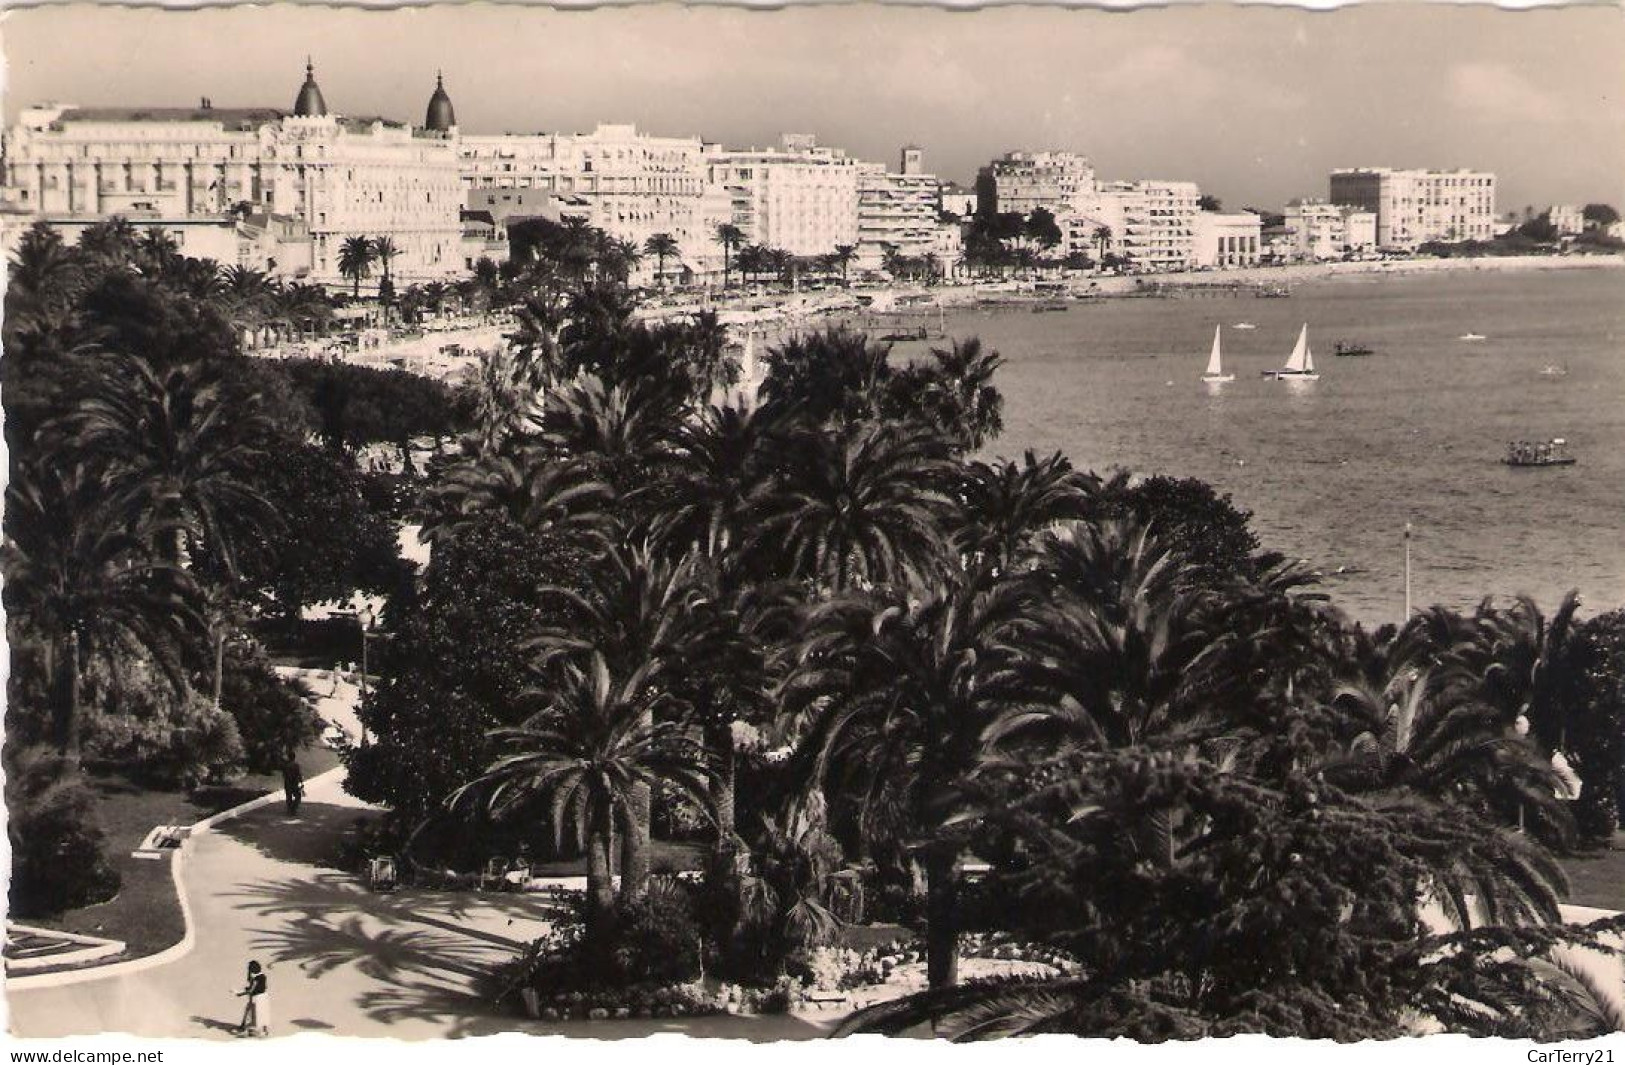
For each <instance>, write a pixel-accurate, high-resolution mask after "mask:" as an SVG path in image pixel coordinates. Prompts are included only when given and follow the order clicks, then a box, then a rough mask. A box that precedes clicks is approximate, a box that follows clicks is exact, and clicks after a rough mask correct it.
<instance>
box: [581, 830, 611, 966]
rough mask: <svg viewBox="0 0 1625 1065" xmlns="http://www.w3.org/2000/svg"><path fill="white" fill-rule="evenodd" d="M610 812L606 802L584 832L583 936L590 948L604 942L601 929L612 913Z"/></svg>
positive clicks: (604, 926)
mask: <svg viewBox="0 0 1625 1065" xmlns="http://www.w3.org/2000/svg"><path fill="white" fill-rule="evenodd" d="M612 817H613V814H612V813H611V812H610V810H609V806H608V804H607V803H606V804H605V808H604V810H602V811H601V812H600V813H598V814H596V815H595V816H594V818H593V820H594V821H595V822H596V823H595V824H594V826H593V829H592V831H591V832H589V833H588V836H587V913H586V922H585V923H586V929H585V932H586V937H587V942H588V944H589V949H590V948H591V947H592V945H596V944H602V943H603V942H604V933H605V932H606V931H607V926H608V924H609V922H610V921H611V920H613V918H614V915H615V885H614V882H613V881H612V880H611V874H610V860H609V855H610V850H611V848H612V847H613V846H614V845H615V827H614V821H613V820H612Z"/></svg>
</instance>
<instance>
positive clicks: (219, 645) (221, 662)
mask: <svg viewBox="0 0 1625 1065" xmlns="http://www.w3.org/2000/svg"><path fill="white" fill-rule="evenodd" d="M225 679H226V630H225V628H224V627H222V628H220V629H219V630H218V631H217V632H215V634H214V708H215V709H216V710H218V709H220V696H221V691H222V689H223V688H224V687H225Z"/></svg>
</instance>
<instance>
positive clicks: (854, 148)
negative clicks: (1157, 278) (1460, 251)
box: [0, 3, 1625, 211]
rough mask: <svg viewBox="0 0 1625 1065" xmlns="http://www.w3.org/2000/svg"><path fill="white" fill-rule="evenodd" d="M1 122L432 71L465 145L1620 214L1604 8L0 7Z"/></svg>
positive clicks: (1621, 148) (1274, 198)
mask: <svg viewBox="0 0 1625 1065" xmlns="http://www.w3.org/2000/svg"><path fill="white" fill-rule="evenodd" d="M0 42H3V49H4V54H5V58H6V61H7V70H6V93H5V108H4V109H5V116H6V118H7V120H8V121H10V120H11V119H12V118H14V117H15V115H16V113H17V109H18V107H19V106H20V105H25V104H28V103H33V102H38V101H42V100H56V101H70V102H73V103H77V104H82V105H87V106H88V105H92V104H125V103H127V104H149V105H188V104H194V103H196V102H197V101H198V99H199V98H200V97H203V96H208V97H210V98H211V99H212V100H213V101H214V103H215V105H216V106H228V105H260V106H274V107H281V108H291V107H292V106H293V99H294V96H295V95H296V93H297V90H298V88H299V84H300V82H301V81H302V80H303V76H304V70H303V67H304V62H305V57H306V55H307V54H309V55H310V56H312V57H313V59H314V61H315V64H316V73H317V80H318V82H319V83H320V84H321V87H322V91H323V94H324V96H325V97H326V99H327V103H328V107H329V108H330V109H332V110H334V111H337V112H340V113H349V114H382V115H386V116H389V117H393V118H402V119H410V120H411V121H414V122H421V121H422V116H423V110H424V107H425V105H426V103H427V101H428V97H429V93H430V92H431V91H432V89H433V87H434V77H435V72H436V70H437V69H439V70H443V71H444V72H445V79H446V88H447V91H448V92H449V93H450V94H451V97H452V100H453V102H454V103H455V106H456V110H457V117H458V120H459V123H460V125H461V127H462V128H463V130H464V131H465V132H475V133H494V132H504V131H515V132H518V131H537V130H548V131H575V130H589V129H591V128H592V127H593V126H595V125H596V124H597V123H599V122H630V123H635V124H636V125H637V126H638V127H639V128H640V129H643V130H647V131H650V132H654V133H661V134H670V135H701V136H704V137H706V138H707V139H710V140H716V141H721V142H723V143H726V144H728V145H730V146H736V147H745V146H752V145H765V144H769V143H774V142H776V141H777V139H778V135H779V134H780V133H781V132H785V131H793V132H810V133H814V134H816V135H817V136H818V138H819V141H820V142H821V143H825V144H831V145H835V146H837V147H841V148H845V149H846V150H847V151H848V152H850V153H852V154H854V155H857V156H859V157H861V158H866V159H874V160H877V161H884V162H888V163H889V164H891V165H892V166H893V167H895V166H896V160H897V152H898V149H899V147H900V146H901V145H903V144H905V143H916V144H919V145H921V146H923V147H924V148H925V150H926V163H927V169H928V170H930V171H932V172H934V173H936V174H938V175H940V176H942V177H944V178H948V179H953V180H957V181H961V182H969V181H970V180H971V179H972V178H973V177H974V175H975V172H976V169H977V167H979V166H982V165H984V164H985V163H986V162H987V161H988V160H989V159H991V158H993V157H995V156H997V155H999V154H1002V153H1003V152H1005V151H1009V150H1012V149H1031V150H1042V149H1065V150H1070V151H1075V152H1078V153H1080V154H1082V155H1085V156H1088V157H1089V158H1090V159H1092V160H1093V162H1094V164H1095V167H1096V170H1097V172H1098V174H1099V175H1100V176H1101V177H1102V178H1105V179H1111V180H1120V179H1133V178H1152V177H1154V178H1166V179H1180V180H1190V181H1195V182H1197V183H1198V184H1200V185H1201V186H1202V188H1203V190H1204V191H1205V192H1210V193H1212V194H1214V195H1217V196H1219V197H1220V198H1221V199H1222V200H1223V201H1224V202H1225V204H1226V205H1227V206H1232V207H1240V206H1243V205H1252V206H1260V207H1271V208H1278V207H1279V206H1280V205H1282V204H1284V203H1285V201H1286V200H1287V199H1289V198H1292V197H1295V196H1322V197H1324V196H1325V195H1326V193H1327V178H1326V175H1327V172H1328V171H1329V170H1330V169H1331V168H1333V167H1339V166H1394V167H1472V168H1475V169H1485V170H1490V171H1493V172H1494V173H1496V174H1497V175H1498V176H1499V179H1500V186H1499V190H1498V196H1497V200H1498V207H1499V209H1501V210H1503V211H1504V210H1522V208H1523V207H1524V206H1525V205H1531V204H1532V205H1545V204H1550V203H1571V202H1573V203H1586V202H1610V203H1613V204H1615V205H1617V206H1620V207H1625V10H1622V9H1621V8H1620V7H1619V6H1617V5H1614V6H1570V7H1561V8H1555V9H1541V10H1524V11H1503V10H1499V9H1496V8H1493V7H1488V6H1478V5H1445V4H1437V3H1435V4H1425V3H1388V4H1380V5H1378V4H1366V5H1360V6H1357V7H1352V8H1343V9H1339V10H1335V11H1304V10H1297V9H1282V8H1272V7H1238V6H1233V5H1210V6H1201V7H1195V6H1178V7H1171V8H1161V9H1142V10H1133V11H1104V10H1089V9H1054V8H1051V9H1041V8H1032V7H1004V8H986V9H982V10H959V11H951V10H945V9H937V8H925V7H898V6H881V5H850V6H846V5H843V6H812V7H789V8H784V9H780V10H743V9H738V8H724V7H698V6H696V7H682V6H676V5H659V6H655V5H636V6H635V7H631V8H597V9H591V10H553V9H547V8H538V7H531V6H521V5H492V4H467V5H457V6H455V7H452V6H450V5H445V6H426V7H422V8H409V9H401V10H371V11H367V10H359V9H343V8H329V7H315V6H267V7H253V8H247V7H245V8H221V9H213V10H197V11H163V10H157V9H151V8H146V9H142V8H100V9H97V8H93V7H91V6H89V5H74V6H60V7H48V8H38V9H24V10H15V9H14V10H10V11H8V12H7V13H6V14H5V16H4V17H3V21H0Z"/></svg>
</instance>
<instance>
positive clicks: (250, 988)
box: [237, 961, 271, 1036]
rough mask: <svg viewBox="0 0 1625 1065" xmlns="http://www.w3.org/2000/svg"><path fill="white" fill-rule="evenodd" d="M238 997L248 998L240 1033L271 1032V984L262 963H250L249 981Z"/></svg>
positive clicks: (258, 1033)
mask: <svg viewBox="0 0 1625 1065" xmlns="http://www.w3.org/2000/svg"><path fill="white" fill-rule="evenodd" d="M237 997H238V998H247V999H248V1002H247V1003H246V1004H245V1005H244V1006H243V1019H242V1023H241V1024H239V1025H237V1034H238V1035H247V1036H254V1035H270V1034H271V985H270V983H269V981H267V980H266V978H265V970H263V969H261V968H260V963H259V962H257V961H251V962H249V963H248V983H247V984H246V985H245V986H244V987H243V989H242V990H241V991H239V992H237Z"/></svg>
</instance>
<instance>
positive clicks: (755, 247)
mask: <svg viewBox="0 0 1625 1065" xmlns="http://www.w3.org/2000/svg"><path fill="white" fill-rule="evenodd" d="M735 265H737V266H738V267H739V272H740V273H741V274H743V275H744V277H745V281H746V283H747V284H748V283H749V282H750V279H751V278H752V277H753V276H755V275H756V274H761V273H766V272H767V271H768V270H770V269H772V265H771V263H769V262H768V249H767V248H764V247H763V246H762V245H760V244H747V245H745V246H744V247H743V248H740V249H739V254H738V255H737V256H736V257H735Z"/></svg>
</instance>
